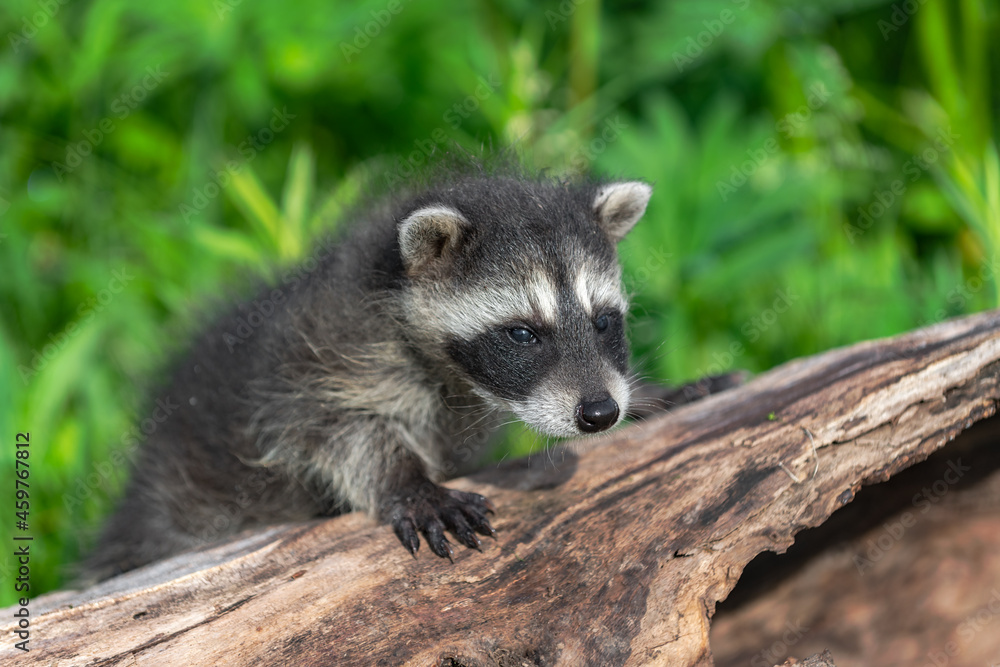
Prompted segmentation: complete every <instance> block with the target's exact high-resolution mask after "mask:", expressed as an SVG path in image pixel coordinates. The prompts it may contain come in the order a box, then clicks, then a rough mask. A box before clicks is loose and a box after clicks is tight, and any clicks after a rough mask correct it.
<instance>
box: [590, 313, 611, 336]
mask: <svg viewBox="0 0 1000 667" xmlns="http://www.w3.org/2000/svg"><path fill="white" fill-rule="evenodd" d="M609 326H611V318H609V317H608V316H607V315H601V316H600V317H598V318H597V319H596V320H594V328H595V329H597V330H598V331H600V332H603V331H607V329H608V327H609Z"/></svg>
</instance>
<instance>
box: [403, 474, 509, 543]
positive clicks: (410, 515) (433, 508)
mask: <svg viewBox="0 0 1000 667" xmlns="http://www.w3.org/2000/svg"><path fill="white" fill-rule="evenodd" d="M494 513H495V509H494V507H493V504H492V503H491V502H490V501H489V500H487V499H486V498H484V497H483V496H481V495H479V494H478V493H466V492H465V491H456V490H454V489H445V488H442V487H439V486H434V487H433V491H431V492H430V493H426V492H421V493H418V494H415V495H412V496H407V497H404V498H400V499H399V500H397V501H396V502H395V503H393V505H392V507H391V510H390V514H389V523H391V524H392V528H393V530H394V531H395V532H396V536H397V537H398V538H399V541H400V542H402V543H403V546H404V547H406V548H407V549H408V550H409V552H410V553H411V554H413V555H414V556H416V555H417V550H418V549H419V548H420V540H419V538H418V537H417V532H418V531H419V532H421V533H423V534H424V539H426V540H427V544H428V545H429V546H430V548H431V551H433V552H434V553H435V554H437V555H438V556H440V557H442V558H448V559H449V560H454V559H453V558H452V557H453V556H454V551H452V549H451V543H450V542H448V539H447V538H446V537H445V535H444V531H445V530H448V531H450V532H451V533H452V535H454V536H455V537H456V538H458V541H459V542H461V543H462V544H464V545H466V546H467V547H469V548H471V549H480V544H481V543H480V541H479V538H478V537H476V533H480V534H482V535H489V536H490V537H493V538H496V531H495V530H493V526H491V525H490V522H489V519H487V518H486V515H487V514H494Z"/></svg>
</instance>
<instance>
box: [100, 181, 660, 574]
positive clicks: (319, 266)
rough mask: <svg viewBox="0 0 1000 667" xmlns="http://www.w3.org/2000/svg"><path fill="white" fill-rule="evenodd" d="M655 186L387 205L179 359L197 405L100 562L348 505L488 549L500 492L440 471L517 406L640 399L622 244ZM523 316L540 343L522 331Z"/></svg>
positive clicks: (155, 438)
mask: <svg viewBox="0 0 1000 667" xmlns="http://www.w3.org/2000/svg"><path fill="white" fill-rule="evenodd" d="M650 192H651V191H650V189H649V186H647V185H645V184H637V183H624V184H623V183H612V184H604V185H602V184H599V183H594V182H579V183H567V182H562V181H557V180H552V179H547V178H542V177H537V176H530V175H524V174H522V173H517V172H514V171H507V172H501V173H492V174H487V173H484V172H482V171H481V170H480V169H478V168H475V167H473V168H469V169H465V170H460V171H458V172H454V171H453V172H450V173H447V174H446V175H445V176H443V177H441V178H439V179H438V180H437V181H435V182H433V183H432V184H430V185H429V186H427V187H426V188H425V189H423V190H422V191H419V192H415V193H409V194H407V193H402V194H398V195H396V196H395V197H390V198H388V199H385V200H382V201H381V202H379V203H377V204H375V205H373V206H368V207H366V208H365V209H364V211H362V212H361V213H358V214H356V215H355V218H356V219H355V220H354V222H353V224H352V225H351V226H350V227H349V229H348V231H347V233H346V234H345V235H344V236H343V237H342V238H341V239H339V240H338V241H337V242H336V243H332V244H330V243H328V244H326V245H325V246H324V248H323V249H322V250H321V251H319V252H318V257H317V258H316V266H315V268H314V270H312V271H311V272H308V273H307V274H305V275H303V276H299V275H296V277H294V278H293V279H291V280H289V281H286V282H283V283H281V284H279V285H278V286H277V287H271V286H269V287H267V288H263V289H261V290H260V292H259V295H258V297H257V298H256V299H252V300H250V301H249V302H247V303H245V304H242V305H241V306H240V307H239V308H237V309H236V310H235V311H233V312H230V313H227V314H225V315H224V316H222V317H221V318H220V319H219V320H218V322H216V324H215V325H214V326H213V327H212V328H210V329H209V330H208V331H207V332H205V333H204V334H203V335H202V336H201V337H200V338H198V339H197V340H196V342H195V344H194V346H193V348H192V349H191V350H190V351H189V353H188V354H187V355H186V357H185V358H184V359H183V360H182V361H181V362H180V363H179V364H178V365H177V367H176V368H175V370H174V373H173V376H172V380H171V381H170V383H169V384H168V386H167V388H166V391H165V394H164V399H165V400H167V401H170V402H171V403H172V404H174V405H176V406H179V407H178V408H177V409H176V410H175V411H174V412H173V413H172V414H171V415H170V417H169V418H168V419H167V420H166V421H164V422H163V423H162V424H161V425H159V427H158V428H157V430H156V431H155V432H153V433H152V434H151V435H149V436H148V438H147V439H146V441H145V442H144V443H143V446H142V449H141V453H140V455H139V457H138V459H137V461H136V465H135V469H134V473H133V476H132V480H131V484H130V486H129V488H128V491H127V493H126V496H125V498H124V500H123V501H122V503H121V506H120V507H119V509H118V511H117V512H116V514H115V515H114V516H113V517H112V518H111V519H110V521H109V523H108V524H107V526H106V527H105V530H104V532H103V534H102V536H101V539H100V541H99V545H98V547H97V549H96V551H95V553H94V555H93V556H92V557H91V559H90V560H89V561H88V562H87V564H86V568H87V570H88V572H89V573H90V575H91V577H93V578H106V577H108V576H111V575H113V574H115V573H117V572H121V571H124V570H128V569H131V568H134V567H138V566H140V565H143V564H145V563H148V562H151V561H153V560H156V559H159V558H162V557H165V556H167V555H170V554H173V553H176V552H178V551H181V550H185V549H189V548H192V547H197V546H200V545H203V544H207V543H209V542H212V541H214V540H215V539H218V538H220V537H222V536H225V535H228V534H231V533H234V532H236V531H238V530H241V529H244V528H247V527H250V526H256V525H261V524H265V523H271V522H276V521H285V520H298V519H305V518H308V517H313V516H316V515H330V514H336V513H338V512H341V511H347V510H359V511H364V512H368V513H370V514H371V515H373V516H375V517H377V518H378V519H380V520H383V521H387V522H389V523H391V524H392V525H393V526H394V528H395V530H396V533H397V535H399V537H400V539H401V540H402V541H403V543H404V545H405V546H407V548H409V549H411V551H413V552H414V553H415V552H416V548H417V546H418V544H419V542H418V540H417V537H416V534H417V533H418V532H420V533H423V534H424V536H425V538H426V539H427V540H428V542H429V543H430V545H431V548H432V550H433V551H434V552H435V553H437V554H438V555H450V554H451V550H450V547H448V546H447V542H446V541H444V537H443V531H444V530H446V529H447V530H450V531H451V532H452V533H453V534H455V535H456V537H458V539H459V541H461V542H462V543H464V544H467V545H469V546H477V545H478V538H476V537H475V534H474V533H476V532H478V533H480V534H491V533H492V528H491V527H490V526H489V522H488V520H487V519H486V518H485V514H486V513H488V512H490V511H491V510H492V507H491V506H490V505H489V503H488V501H486V500H485V499H483V498H482V497H481V496H478V495H476V494H461V493H459V492H455V491H448V490H446V489H443V488H441V487H439V486H437V484H436V483H437V482H439V481H441V480H442V479H445V478H447V477H450V476H454V475H457V474H460V473H463V472H466V471H468V470H469V469H470V468H471V467H473V466H474V465H475V464H476V463H477V461H478V460H479V459H480V458H481V453H482V448H483V446H484V445H485V444H486V443H487V442H488V435H489V434H490V433H491V432H492V430H493V429H494V428H495V426H496V425H497V423H498V420H500V419H503V416H504V414H505V411H506V410H512V411H514V412H515V413H516V414H517V415H518V416H520V417H521V418H522V419H525V420H526V421H527V422H528V423H529V425H531V426H534V427H535V428H538V429H539V430H542V431H545V432H549V433H555V434H558V435H578V434H580V433H581V430H580V428H577V426H575V424H576V423H578V422H579V415H577V416H576V417H574V413H573V410H574V408H575V407H576V409H577V412H579V407H578V404H580V403H581V401H583V402H584V403H586V402H587V401H590V402H591V403H590V404H591V405H599V404H598V403H596V402H597V401H601V400H602V399H604V397H606V396H609V395H610V396H611V398H612V399H613V400H614V401H617V403H618V404H619V405H620V406H621V414H622V415H624V414H625V411H626V410H627V407H628V401H629V393H630V391H629V384H628V381H627V354H628V352H627V346H626V343H625V340H624V331H623V329H622V327H623V317H624V309H625V307H626V306H627V302H626V299H625V296H624V293H623V290H622V287H621V281H620V276H621V271H620V268H619V266H618V262H617V256H616V250H615V247H614V246H615V243H616V242H617V241H618V240H620V239H621V237H622V236H624V234H625V233H626V232H627V231H628V229H629V228H631V226H632V225H633V224H634V223H635V221H636V220H638V218H639V216H641V214H642V212H643V211H644V210H645V206H646V202H647V201H648V199H649V194H650ZM279 297H280V298H279ZM279 301H280V303H279ZM602 313H611V314H612V315H609V316H608V317H607V318H605V319H604V320H601V321H600V324H601V325H604V324H607V325H608V326H607V327H606V328H605V329H602V330H601V331H597V329H596V328H595V327H597V326H598V325H597V324H595V323H597V322H598V318H599V317H600V315H601V314H602ZM255 314H256V315H257V316H255ZM515 325H517V326H524V327H528V328H530V329H531V330H532V331H536V333H537V338H536V342H535V343H530V344H519V343H515V342H512V338H511V336H513V335H514V334H511V333H510V332H511V330H512V328H514V327H515ZM519 335H523V334H519ZM606 400H608V399H605V401H606ZM574 419H576V420H577V421H576V422H574ZM617 420H618V419H617V418H616V419H615V420H614V421H617ZM610 425H613V424H601V425H600V428H604V427H607V426H610Z"/></svg>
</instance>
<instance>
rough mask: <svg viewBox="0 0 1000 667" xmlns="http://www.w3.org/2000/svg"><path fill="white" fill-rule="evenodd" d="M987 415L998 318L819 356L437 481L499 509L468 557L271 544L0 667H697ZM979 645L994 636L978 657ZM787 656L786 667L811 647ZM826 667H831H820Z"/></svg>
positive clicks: (295, 541)
mask: <svg viewBox="0 0 1000 667" xmlns="http://www.w3.org/2000/svg"><path fill="white" fill-rule="evenodd" d="M998 399H1000V312H989V313H983V314H979V315H975V316H971V317H967V318H963V319H959V320H954V321H949V322H945V323H941V324H938V325H935V326H931V327H928V328H926V329H922V330H918V331H915V332H912V333H910V334H907V335H904V336H900V337H897V338H892V339H887V340H880V341H873V342H866V343H861V344H858V345H854V346H851V347H848V348H843V349H839V350H833V351H830V352H826V353H823V354H820V355H817V356H814V357H810V358H806V359H800V360H796V361H792V362H789V363H787V364H785V365H783V366H781V367H779V368H776V369H774V370H772V371H770V372H768V373H766V374H763V375H761V376H759V377H757V378H756V379H754V380H752V381H751V382H749V383H748V384H746V385H744V386H742V387H739V388H737V389H733V390H730V391H726V392H724V393H721V394H718V395H712V396H709V397H707V398H705V399H703V400H701V401H699V402H696V403H692V404H690V405H685V406H683V407H681V408H677V409H676V410H674V411H673V412H672V413H670V414H665V415H663V416H660V417H657V418H654V419H650V420H648V421H646V422H644V423H642V424H638V425H636V426H632V427H629V428H625V429H622V430H619V431H616V432H615V433H613V434H610V435H608V436H607V437H600V438H594V439H590V440H585V441H578V442H570V443H566V444H564V445H560V446H557V447H555V448H553V449H550V450H548V451H546V452H542V453H539V454H537V455H535V456H532V457H529V458H527V459H523V460H517V461H511V462H505V463H503V464H501V465H498V466H493V467H490V468H489V469H486V470H483V471H482V472H480V473H477V474H476V475H474V476H472V477H469V478H464V479H458V480H454V481H453V482H451V483H449V485H451V486H454V487H455V488H460V489H466V490H475V491H478V492H480V493H483V494H485V495H486V496H487V497H489V498H490V499H491V500H492V502H493V503H494V504H495V505H496V507H497V508H498V514H497V516H496V520H495V522H494V526H495V527H496V528H497V531H498V534H499V537H498V540H497V541H496V542H489V541H487V542H485V543H484V549H483V553H477V552H475V551H471V550H456V558H455V562H454V563H453V564H452V563H449V562H448V561H447V560H442V559H439V558H435V557H433V556H431V555H430V554H427V553H422V554H421V556H420V558H418V559H417V560H414V559H413V558H411V557H410V556H409V555H408V554H407V553H406V552H405V551H404V550H403V549H402V548H401V547H400V545H399V543H398V541H397V540H396V538H395V536H394V535H393V534H392V531H391V530H389V529H388V528H386V527H385V526H379V525H375V524H374V523H373V522H372V521H371V520H369V519H367V518H365V517H363V516H359V515H357V514H350V515H346V516H341V517H336V518H332V519H325V520H315V521H312V522H309V523H305V524H295V525H284V526H277V527H272V528H269V529H266V530H262V531H259V532H256V533H253V534H249V535H244V536H241V537H240V538H238V539H236V540H234V541H231V542H228V543H226V544H224V545H220V546H216V547H214V548H210V549H206V550H202V551H199V552H194V553H188V554H182V555H180V556H177V557H175V558H172V559H170V560H168V561H164V562H161V563H157V564H154V565H152V566H149V567H146V568H143V569H141V570H137V571H135V572H132V573H128V574H126V575H124V576H120V577H117V578H115V579H112V580H109V581H106V582H103V583H102V584H99V585H97V586H95V587H93V588H90V589H88V590H84V591H79V592H74V591H64V592H59V593H53V594H49V595H46V596H42V597H40V598H39V599H37V600H33V601H32V602H31V611H32V616H31V619H32V621H31V643H30V646H31V651H30V653H27V654H23V653H21V652H20V651H16V650H14V649H13V648H12V646H11V645H12V644H13V641H9V642H8V643H7V644H6V645H5V646H3V647H2V648H0V659H2V660H4V661H6V660H7V659H9V658H12V657H15V656H16V657H18V658H19V660H18V663H17V664H23V665H34V664H38V665H49V664H58V665H60V666H64V665H208V664H215V665H260V664H268V665H271V664H274V665H280V664H290V665H303V666H305V665H331V664H335V665H399V664H412V665H452V666H458V665H469V666H471V665H710V664H712V651H711V649H710V645H709V641H710V636H709V629H710V624H711V621H712V616H713V613H714V611H715V608H716V605H717V603H718V602H719V601H721V600H724V599H726V597H727V596H728V595H729V594H730V592H731V591H732V590H733V588H734V586H736V584H737V582H738V580H739V579H740V576H741V573H742V572H743V571H744V568H746V567H747V565H748V564H749V563H751V561H753V560H754V558H755V557H756V556H758V554H761V553H762V552H769V551H770V552H779V553H780V552H784V551H785V550H787V549H788V548H789V546H791V545H792V543H793V541H794V538H795V536H796V534H797V533H799V532H801V531H803V530H805V529H808V528H813V527H817V526H821V525H822V524H824V522H826V521H827V520H828V519H829V518H830V517H831V515H832V514H834V512H835V511H836V510H838V509H839V508H841V507H844V506H846V505H848V504H849V503H851V501H852V500H853V499H854V498H855V494H857V493H858V492H859V490H860V489H861V488H862V487H864V486H866V485H872V484H876V483H879V482H884V481H886V480H888V479H889V478H891V477H893V476H894V475H896V474H897V473H899V472H900V471H902V470H904V469H906V468H908V467H910V466H912V465H913V464H915V463H917V462H919V461H922V460H924V459H926V458H927V457H928V456H929V455H930V454H931V453H932V452H934V451H935V450H937V449H939V448H942V447H944V446H945V445H947V444H948V443H949V442H950V441H951V440H952V439H954V438H955V437H956V436H958V435H959V433H961V432H962V431H964V430H965V429H967V428H969V427H970V426H972V425H973V424H974V423H975V422H978V421H981V420H986V419H988V418H990V417H992V416H993V415H994V413H995V411H996V406H997V401H998ZM901 553H902V550H901V551H900V554H901ZM900 557H901V556H900ZM990 585H993V584H992V582H989V581H983V582H982V586H983V590H984V592H985V591H988V590H989V586H990ZM793 590H794V593H795V595H798V596H800V597H802V596H806V597H808V596H809V595H810V594H811V593H810V591H809V589H808V586H801V585H800V586H799V587H798V588H794V589H793ZM819 592H822V594H823V595H829V594H830V593H831V588H830V587H829V586H827V587H826V588H823V589H822V590H821V591H817V594H819ZM833 593H834V594H835V593H836V591H835V590H834V591H833ZM886 604H890V602H888V601H887V602H886ZM814 605H815V603H814ZM744 608H749V607H747V606H746V605H745V606H744ZM10 611H11V610H6V611H5V612H4V616H3V618H4V619H9V618H11V615H10V613H8V612H10ZM904 611H909V610H904ZM758 613H763V614H770V615H772V616H773V615H777V616H778V617H780V615H781V613H782V608H781V607H780V606H779V607H777V608H776V607H775V606H774V605H771V606H767V605H765V606H764V608H763V609H762V610H761V611H760V612H758ZM778 621H780V622H778ZM831 622H832V621H831ZM749 623H750V626H749V627H751V628H752V627H754V626H753V621H752V620H751V621H749ZM783 623H784V619H781V618H776V626H777V627H780V626H781V625H783ZM997 623H998V626H1000V619H998V621H997ZM737 627H738V626H737V625H733V628H734V629H733V632H734V633H736V628H737ZM744 627H746V626H744ZM14 629H15V626H14V625H13V624H10V623H8V624H6V625H5V626H4V627H3V633H4V636H7V637H11V636H12V635H11V632H13V630H14ZM991 634H992V635H998V636H1000V633H996V632H993V633H989V632H986V633H980V637H983V636H986V635H991ZM748 636H750V637H751V639H750V640H749V642H750V644H751V645H752V641H753V639H752V633H750V635H748ZM989 641H1000V640H989ZM760 642H761V643H760V645H759V647H758V648H759V650H766V648H767V647H766V646H765V645H764V643H763V642H764V640H763V639H761V640H760ZM806 646H807V642H802V643H801V644H800V645H798V646H796V649H800V648H801V649H802V650H801V651H798V650H796V651H795V653H797V654H799V655H809V654H810V653H813V652H816V651H822V650H823V648H826V647H824V646H820V647H819V648H817V649H815V650H813V649H810V650H808V652H807V651H806ZM745 648H746V647H745V646H741V647H739V649H738V650H745ZM997 648H998V652H997V654H996V655H998V656H1000V644H998V645H997ZM763 655H764V653H761V656H763ZM788 655H789V654H788V653H786V654H785V655H782V656H780V658H779V659H777V660H775V661H774V662H769V663H767V664H769V665H773V664H780V663H782V662H784V661H785V660H786V658H787V657H788ZM832 658H833V660H837V661H838V662H837V664H840V665H841V666H842V667H843V665H844V664H849V663H842V662H840V661H839V660H840V658H839V656H838V653H837V649H836V648H835V649H834V652H833V656H832ZM761 659H763V658H761ZM810 660H816V661H818V660H823V661H824V662H809V661H806V662H805V663H804V664H832V661H831V660H830V657H829V655H826V656H817V657H815V658H811V659H810ZM752 664H757V663H752ZM760 664H765V663H763V662H762V663H760ZM789 664H795V663H794V662H790V663H789ZM869 664H887V663H869ZM900 664H904V663H900ZM914 664H916V663H914ZM951 664H958V663H951Z"/></svg>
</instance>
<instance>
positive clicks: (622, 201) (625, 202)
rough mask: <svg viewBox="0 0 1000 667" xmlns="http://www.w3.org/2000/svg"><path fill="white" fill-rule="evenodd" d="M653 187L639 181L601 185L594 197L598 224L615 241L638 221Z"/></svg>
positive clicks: (644, 210)
mask: <svg viewBox="0 0 1000 667" xmlns="http://www.w3.org/2000/svg"><path fill="white" fill-rule="evenodd" d="M652 194H653V188H652V187H651V186H649V185H648V184H646V183H643V182H641V181H628V182H625V183H608V184H607V185H602V186H601V187H600V189H598V191H597V196H596V197H594V214H595V215H596V216H597V224H598V226H599V227H600V228H601V229H603V230H604V232H605V233H606V234H607V235H608V236H609V237H610V238H611V240H612V241H614V242H615V243H617V242H618V241H621V240H622V239H623V238H625V235H626V234H628V232H629V230H630V229H632V227H634V226H635V223H637V222H639V218H641V217H642V214H643V213H645V212H646V204H648V203H649V198H650V197H651V196H652Z"/></svg>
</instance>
